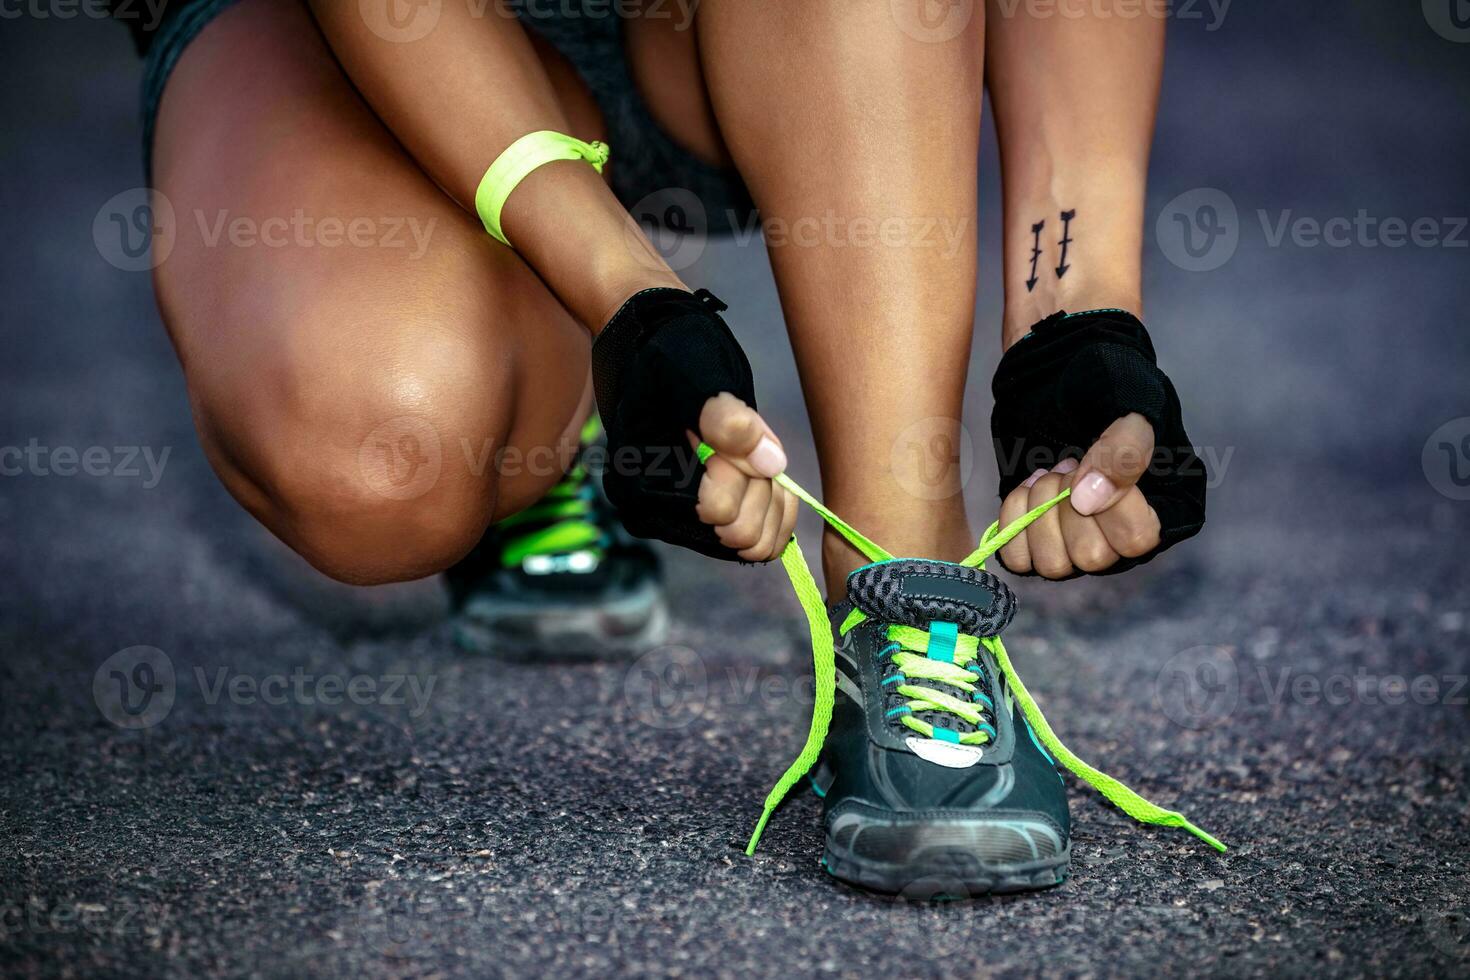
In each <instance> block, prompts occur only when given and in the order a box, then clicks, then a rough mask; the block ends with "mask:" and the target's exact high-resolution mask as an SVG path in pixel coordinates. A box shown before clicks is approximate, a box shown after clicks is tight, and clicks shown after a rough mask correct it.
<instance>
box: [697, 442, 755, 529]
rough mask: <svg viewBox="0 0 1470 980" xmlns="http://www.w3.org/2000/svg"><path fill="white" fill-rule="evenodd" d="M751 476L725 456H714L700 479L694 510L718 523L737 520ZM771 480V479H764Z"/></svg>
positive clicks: (708, 519)
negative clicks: (741, 470)
mask: <svg viewBox="0 0 1470 980" xmlns="http://www.w3.org/2000/svg"><path fill="white" fill-rule="evenodd" d="M750 482H751V481H750V477H748V476H746V475H745V474H744V473H742V472H740V471H739V470H738V469H736V468H735V464H733V463H731V462H730V461H729V460H727V459H725V457H723V456H713V457H711V458H710V461H709V462H708V463H706V464H705V470H704V476H703V478H701V479H700V481H699V500H698V502H697V503H696V504H695V506H694V513H695V515H696V516H698V517H699V519H700V520H701V521H703V522H704V523H706V524H710V525H713V526H715V527H722V526H724V525H727V524H733V523H734V522H735V519H736V518H737V517H739V516H740V504H741V501H742V500H744V499H745V488H746V487H747V486H748V485H749V484H750ZM761 482H767V481H761Z"/></svg>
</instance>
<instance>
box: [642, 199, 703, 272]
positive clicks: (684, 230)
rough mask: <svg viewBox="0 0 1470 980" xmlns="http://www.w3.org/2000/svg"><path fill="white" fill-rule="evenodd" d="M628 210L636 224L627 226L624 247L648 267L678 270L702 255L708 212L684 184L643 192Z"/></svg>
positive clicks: (696, 260)
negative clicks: (647, 192)
mask: <svg viewBox="0 0 1470 980" xmlns="http://www.w3.org/2000/svg"><path fill="white" fill-rule="evenodd" d="M628 213H629V214H630V215H632V217H633V221H634V223H635V225H636V227H631V226H630V227H629V228H628V229H627V232H626V234H627V238H628V249H629V251H631V252H632V253H633V256H634V258H636V259H637V260H638V261H639V262H642V263H643V264H644V265H645V266H647V267H648V268H650V269H658V268H661V267H662V265H664V264H667V265H668V267H669V268H670V269H672V270H674V271H675V272H679V271H681V270H683V269H687V268H689V267H690V266H691V265H693V264H694V263H695V262H698V261H699V257H700V256H702V255H703V254H704V249H705V246H706V244H708V242H709V215H708V213H707V212H706V211H705V209H704V202H703V201H701V200H700V199H699V195H698V194H696V193H694V192H693V191H691V190H689V189H688V188H687V187H664V188H660V189H659V190H656V191H654V192H652V193H651V194H646V195H644V196H643V197H642V198H641V199H640V200H639V201H638V203H636V204H634V205H633V206H632V207H631V208H629V209H628ZM650 246H652V249H651V250H650ZM655 253H656V254H655Z"/></svg>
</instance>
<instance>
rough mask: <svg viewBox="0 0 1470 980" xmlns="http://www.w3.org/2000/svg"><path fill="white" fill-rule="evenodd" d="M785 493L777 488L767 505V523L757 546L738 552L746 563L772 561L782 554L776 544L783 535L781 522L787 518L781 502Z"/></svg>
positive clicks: (763, 526) (763, 527)
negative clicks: (777, 538) (780, 535)
mask: <svg viewBox="0 0 1470 980" xmlns="http://www.w3.org/2000/svg"><path fill="white" fill-rule="evenodd" d="M782 492H783V491H782V490H781V488H780V487H776V488H775V490H774V491H773V492H772V494H771V500H770V502H769V503H768V504H766V516H765V522H764V524H762V526H761V536H760V538H759V539H758V540H757V541H756V543H755V544H753V545H751V546H750V547H749V548H746V549H745V550H744V551H740V552H737V554H739V555H740V557H741V558H744V559H745V560H746V561H770V560H771V559H772V558H774V557H776V555H777V553H778V552H780V550H781V549H780V547H779V546H778V545H777V544H776V536H777V535H779V534H780V533H781V520H782V519H783V518H784V517H785V516H786V513H785V505H784V504H783V503H782V502H781V499H780V495H781V493H782Z"/></svg>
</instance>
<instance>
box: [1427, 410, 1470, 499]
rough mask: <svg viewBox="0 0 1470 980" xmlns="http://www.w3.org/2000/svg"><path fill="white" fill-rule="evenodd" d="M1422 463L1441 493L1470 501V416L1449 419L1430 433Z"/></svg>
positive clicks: (1437, 490)
mask: <svg viewBox="0 0 1470 980" xmlns="http://www.w3.org/2000/svg"><path fill="white" fill-rule="evenodd" d="M1419 463H1420V465H1421V466H1422V467H1423V468H1424V478H1425V479H1426V480H1428V481H1429V485H1430V486H1431V487H1433V488H1434V489H1435V491H1436V492H1437V493H1439V494H1440V496H1443V497H1448V498H1449V499H1450V500H1470V416H1467V415H1462V416H1460V417H1459V418H1456V419H1450V420H1449V421H1448V422H1446V423H1445V424H1444V425H1441V426H1440V427H1439V428H1437V429H1435V430H1434V432H1432V433H1430V436H1429V438H1428V439H1426V440H1424V450H1423V452H1422V453H1421V454H1420V457H1419Z"/></svg>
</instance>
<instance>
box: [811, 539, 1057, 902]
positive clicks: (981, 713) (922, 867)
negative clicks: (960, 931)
mask: <svg viewBox="0 0 1470 980" xmlns="http://www.w3.org/2000/svg"><path fill="white" fill-rule="evenodd" d="M847 593H848V601H846V602H842V603H840V604H838V605H836V606H835V607H833V608H832V609H831V611H830V612H831V619H832V626H833V634H834V636H836V637H837V638H838V639H837V648H836V667H837V691H836V704H835V706H834V710H833V714H832V725H831V728H830V730H829V731H828V734H827V740H826V742H825V746H824V751H823V755H822V760H821V764H820V765H819V767H818V769H817V770H816V772H815V773H814V774H813V778H812V782H813V784H814V786H815V788H816V789H817V792H818V793H820V794H822V795H823V797H824V809H823V825H824V827H825V830H826V851H825V854H824V855H823V860H822V863H823V866H824V867H826V869H827V870H828V871H829V872H830V873H831V874H833V875H835V876H836V877H838V878H841V879H842V880H844V881H847V882H850V883H852V884H856V885H861V886H862V887H864V888H871V889H874V890H877V891H883V892H889V893H895V894H904V895H909V896H915V895H917V896H920V897H937V896H940V895H947V896H949V897H954V898H960V897H971V896H975V895H980V894H985V893H995V892H1014V891H1026V890H1030V889H1036V888H1045V887H1048V886H1051V885H1056V884H1059V883H1060V882H1061V881H1063V880H1064V879H1065V878H1066V876H1067V869H1068V864H1069V861H1070V858H1071V844H1070V836H1069V835H1070V830H1071V818H1070V814H1069V812H1068V808H1067V794H1066V788H1065V786H1064V785H1063V783H1062V778H1061V774H1060V773H1059V772H1058V771H1057V769H1056V763H1055V762H1054V761H1053V759H1052V758H1051V757H1050V756H1049V755H1048V754H1047V753H1046V751H1045V750H1044V749H1043V748H1042V747H1041V744H1040V743H1039V742H1038V741H1037V739H1036V736H1035V734H1034V733H1033V732H1032V731H1031V728H1030V726H1029V725H1028V724H1027V722H1026V719H1025V717H1024V716H1023V714H1022V713H1021V711H1020V709H1019V707H1018V706H1017V705H1016V704H1015V701H1014V696H1013V694H1012V692H1011V691H1010V690H1009V688H1008V685H1007V684H1006V681H1005V675H1004V674H1003V673H1002V672H1001V670H1000V669H999V668H998V666H997V664H996V662H995V659H994V657H993V656H992V654H991V652H990V651H989V650H987V649H986V648H985V646H984V645H982V644H980V643H978V642H977V638H978V637H990V636H995V635H997V634H999V633H1000V631H1001V630H1002V629H1004V628H1005V626H1006V624H1007V623H1009V622H1010V619H1011V617H1012V615H1013V614H1014V611H1015V600H1014V597H1013V596H1012V594H1011V591H1010V589H1009V588H1007V587H1006V585H1005V583H1003V582H1001V581H1000V580H999V579H998V578H996V577H995V576H994V575H991V574H990V573H988V572H985V571H982V570H980V569H977V568H968V567H964V566H961V565H955V564H951V563H949V562H942V561H931V560H927V559H907V558H906V559H893V560H890V561H883V562H878V563H875V564H872V565H867V566H864V567H863V568H860V569H858V570H857V571H855V572H853V573H852V575H851V576H850V577H849V578H848V582H847ZM900 641H902V642H900ZM916 650H918V651H926V652H915V651H916Z"/></svg>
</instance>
